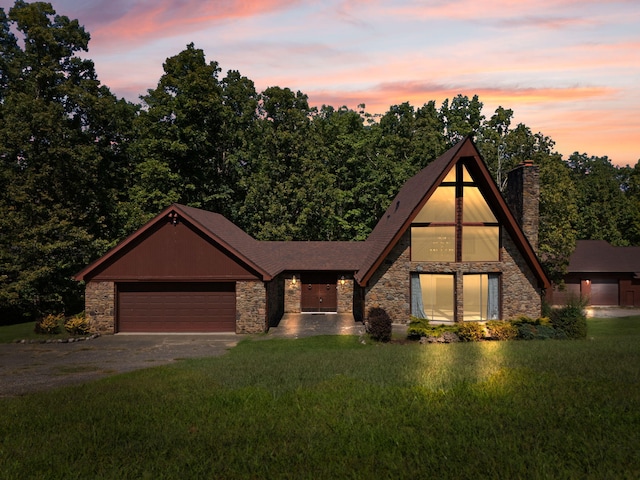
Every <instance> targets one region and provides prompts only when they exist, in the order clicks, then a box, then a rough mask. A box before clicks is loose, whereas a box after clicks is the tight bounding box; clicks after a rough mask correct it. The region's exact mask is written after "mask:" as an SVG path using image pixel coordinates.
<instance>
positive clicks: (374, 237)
mask: <svg viewBox="0 0 640 480" xmlns="http://www.w3.org/2000/svg"><path fill="white" fill-rule="evenodd" d="M464 144H465V142H460V143H458V144H457V145H456V146H455V147H453V148H451V149H449V150H448V151H447V152H445V153H444V154H443V155H441V156H440V157H438V158H437V159H435V160H434V161H433V162H431V163H430V164H429V165H427V166H426V167H425V168H423V169H422V170H420V172H418V173H417V174H416V175H414V176H413V177H411V178H410V179H409V180H407V182H406V183H405V184H404V185H403V187H402V188H401V189H400V191H399V192H398V194H397V195H396V197H395V198H394V199H393V201H392V202H391V205H389V208H387V211H386V212H385V213H384V215H383V216H382V218H381V219H380V220H379V221H378V223H377V225H376V226H375V228H374V229H373V231H372V232H371V234H370V235H369V237H368V238H367V240H366V242H365V244H366V247H365V250H366V252H367V253H366V256H365V258H364V259H363V263H362V265H361V266H360V269H359V271H358V273H357V274H356V279H357V280H358V281H359V282H361V283H362V282H366V281H367V280H368V279H369V278H370V276H371V274H372V273H373V271H374V270H375V268H376V267H377V266H378V265H379V263H380V262H381V261H382V260H383V259H384V257H386V255H387V254H388V253H389V251H390V250H391V248H393V246H394V245H395V244H396V242H397V241H398V240H399V237H400V236H401V235H402V233H404V231H405V230H406V223H407V221H408V220H409V219H413V218H414V217H415V216H416V215H417V213H418V210H419V208H418V207H419V206H421V204H422V203H424V202H423V200H425V199H426V198H428V197H429V196H431V194H432V193H433V190H434V189H435V188H436V187H437V186H438V185H439V184H440V182H441V181H442V180H443V179H444V177H445V176H446V175H447V173H449V170H450V169H451V167H452V166H453V164H454V163H455V162H454V161H453V160H454V158H456V155H457V154H458V152H459V150H460V149H461V148H462V147H463V146H464ZM403 227H405V228H403Z"/></svg>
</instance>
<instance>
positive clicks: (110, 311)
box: [84, 282, 116, 335]
mask: <svg viewBox="0 0 640 480" xmlns="http://www.w3.org/2000/svg"><path fill="white" fill-rule="evenodd" d="M115 297H116V287H115V284H114V283H113V282H89V283H87V284H86V286H85V293H84V305H85V306H84V311H85V315H86V317H87V319H88V320H89V328H90V330H91V332H92V333H99V334H101V335H102V334H113V333H115V325H116V310H115V305H116V304H115Z"/></svg>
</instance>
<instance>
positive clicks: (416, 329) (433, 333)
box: [407, 317, 458, 340]
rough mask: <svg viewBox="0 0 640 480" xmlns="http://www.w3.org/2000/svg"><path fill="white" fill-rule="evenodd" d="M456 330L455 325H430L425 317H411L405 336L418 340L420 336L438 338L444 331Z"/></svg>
mask: <svg viewBox="0 0 640 480" xmlns="http://www.w3.org/2000/svg"><path fill="white" fill-rule="evenodd" d="M457 331H458V327H457V326H456V325H430V324H429V320H427V319H426V318H416V317H411V321H410V322H409V328H408V329H407V337H408V338H410V339H413V340H419V339H420V338H422V337H434V338H439V337H442V336H443V335H444V334H445V333H457Z"/></svg>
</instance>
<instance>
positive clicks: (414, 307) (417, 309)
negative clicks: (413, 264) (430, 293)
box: [411, 273, 427, 318]
mask: <svg viewBox="0 0 640 480" xmlns="http://www.w3.org/2000/svg"><path fill="white" fill-rule="evenodd" d="M411 314H412V315H413V316H414V317H418V318H427V314H426V313H425V312H424V303H423V302H422V286H421V285H420V274H419V273H412V274H411Z"/></svg>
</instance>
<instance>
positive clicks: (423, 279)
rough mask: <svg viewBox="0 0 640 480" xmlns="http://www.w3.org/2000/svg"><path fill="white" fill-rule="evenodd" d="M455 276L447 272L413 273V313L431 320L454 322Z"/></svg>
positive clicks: (415, 315)
mask: <svg viewBox="0 0 640 480" xmlns="http://www.w3.org/2000/svg"><path fill="white" fill-rule="evenodd" d="M454 290H455V277H454V276H453V275H445V274H431V273H412V274H411V314H412V315H413V316H414V317H418V318H426V319H429V320H437V321H445V322H453V320H454V314H455V308H454V305H455V302H454V298H455V296H454Z"/></svg>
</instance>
